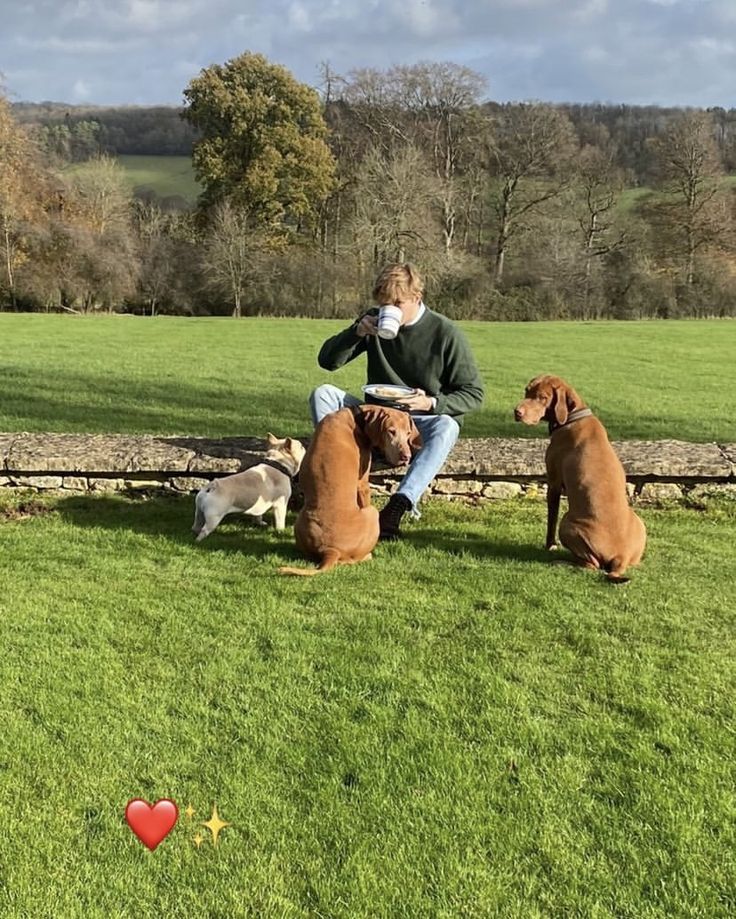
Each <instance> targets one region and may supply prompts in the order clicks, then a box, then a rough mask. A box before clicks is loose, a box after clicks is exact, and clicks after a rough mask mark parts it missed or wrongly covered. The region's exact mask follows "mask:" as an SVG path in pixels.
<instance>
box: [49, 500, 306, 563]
mask: <svg viewBox="0 0 736 919" xmlns="http://www.w3.org/2000/svg"><path fill="white" fill-rule="evenodd" d="M55 510H56V511H57V513H58V514H59V515H60V516H61V517H62V518H63V519H64V520H65V521H67V522H69V523H70V524H72V525H74V526H75V527H79V528H81V529H87V528H90V529H100V528H102V529H105V530H120V531H131V532H134V533H140V534H142V535H144V536H154V537H160V538H164V539H166V540H167V541H169V542H174V543H178V544H180V545H184V546H189V547H196V549H197V551H203V552H235V553H239V554H241V555H242V554H245V555H253V556H264V555H273V554H278V555H279V556H282V557H284V558H285V559H288V560H289V561H291V560H293V559H299V558H301V556H300V555H299V553H298V552H297V550H296V547H295V545H294V535H293V522H294V519H293V515H291V514H290V515H289V516H288V517H287V521H286V529H285V530H282V531H278V530H276V529H274V526H273V517H272V515H271V513H270V512H269V513H268V514H266V515H265V517H264V520H265V521H266V523H267V525H266V526H265V527H264V526H259V525H258V523H257V522H256V521H255V519H254V518H253V517H249V516H248V515H247V514H230V515H228V516H227V517H226V518H225V519H224V520H223V521H222V523H221V524H220V526H219V527H218V528H217V529H216V530H215V532H214V533H212V534H211V535H210V536H208V537H207V538H206V539H203V540H202V541H201V542H199V543H198V542H196V540H195V538H194V534H193V533H192V529H191V527H192V521H193V519H194V500H193V497H192V496H186V495H168V494H164V495H160V494H155V495H147V496H144V495H140V494H139V495H131V494H129V493H124V494H115V495H111V494H100V495H75V496H73V497H69V498H63V499H62V500H61V501H59V502H58V504H56V506H55Z"/></svg>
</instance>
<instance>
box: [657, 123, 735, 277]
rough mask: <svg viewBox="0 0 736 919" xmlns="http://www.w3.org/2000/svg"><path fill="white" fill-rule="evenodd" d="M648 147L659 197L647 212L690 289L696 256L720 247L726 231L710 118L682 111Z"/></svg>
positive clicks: (726, 216)
mask: <svg viewBox="0 0 736 919" xmlns="http://www.w3.org/2000/svg"><path fill="white" fill-rule="evenodd" d="M651 147H652V151H653V153H654V158H655V165H656V170H657V176H658V178H659V184H660V188H661V191H662V192H663V197H662V198H661V199H660V200H659V201H654V202H651V204H650V213H651V215H652V217H653V219H654V220H655V222H657V223H658V224H659V225H660V227H661V228H662V230H663V234H664V236H665V237H666V238H667V239H668V241H669V242H670V243H671V245H672V247H673V249H674V252H675V254H676V256H677V257H678V258H679V261H680V264H681V267H682V270H683V272H684V277H685V284H686V285H687V286H688V287H691V286H692V285H693V283H694V281H695V267H696V264H695V263H696V256H697V255H698V253H699V252H701V251H702V250H704V249H707V248H708V247H710V246H715V247H718V246H722V245H723V244H724V242H725V241H726V240H727V238H728V237H729V236H730V234H731V230H732V226H731V220H732V218H731V215H730V212H729V209H728V207H727V206H726V202H725V197H726V195H725V192H724V190H723V187H722V184H721V177H722V174H723V169H722V166H721V160H720V155H719V152H718V147H717V144H716V139H715V131H714V125H713V118H712V116H711V115H709V114H708V113H706V112H702V111H693V112H686V113H685V114H683V115H681V116H680V117H679V118H678V119H677V120H676V121H675V122H674V123H673V124H672V125H671V126H670V127H669V128H668V130H667V131H666V132H665V133H664V134H663V136H662V137H660V138H657V139H656V140H655V141H653V143H652V145H651Z"/></svg>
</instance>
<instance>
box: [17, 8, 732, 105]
mask: <svg viewBox="0 0 736 919" xmlns="http://www.w3.org/2000/svg"><path fill="white" fill-rule="evenodd" d="M3 7H7V9H3V31H2V34H0V60H1V61H2V62H3V64H2V69H3V70H4V73H5V78H6V84H7V87H8V89H9V90H10V92H11V93H12V94H13V95H14V96H15V97H16V98H25V99H45V98H49V97H52V98H56V99H63V100H70V101H73V100H74V99H79V98H81V97H82V91H84V92H86V93H88V96H86V97H85V98H89V100H90V101H96V102H100V103H118V104H120V103H126V102H128V103H139V104H140V103H156V102H169V103H174V104H178V103H180V102H181V93H182V90H183V89H184V88H185V86H186V85H187V83H188V81H189V79H191V78H192V77H193V76H195V75H196V74H197V72H198V71H199V70H200V69H201V68H202V67H206V66H208V65H209V64H212V63H222V62H224V61H226V60H228V59H230V58H232V57H234V56H236V55H238V54H240V53H242V52H243V51H246V50H250V51H259V52H261V53H263V54H265V55H266V56H267V57H268V58H269V59H270V60H273V61H275V62H278V63H281V64H284V65H285V66H286V67H288V68H289V69H290V70H291V71H292V72H293V73H294V74H295V76H296V77H297V78H298V79H300V80H303V81H305V82H308V83H311V84H315V83H316V82H317V81H318V75H317V69H318V66H319V64H320V63H321V62H324V61H328V62H329V63H330V65H331V66H332V68H333V70H335V71H336V72H338V73H345V72H348V71H349V70H351V69H352V68H358V67H375V68H377V69H386V68H388V67H390V66H392V65H394V64H402V63H406V64H410V63H415V62H417V61H420V60H437V61H454V62H456V63H459V64H465V65H467V66H470V67H472V68H473V69H475V70H478V71H479V72H481V73H482V74H483V75H484V76H485V77H486V78H487V81H488V86H489V95H490V97H491V98H494V99H499V100H502V101H503V100H512V99H525V98H527V99H528V98H537V99H547V100H550V101H593V100H601V101H614V102H627V103H660V104H689V105H715V104H720V105H729V104H731V98H732V87H733V85H734V83H735V82H736V55H734V53H733V47H732V44H731V42H732V41H733V40H734V39H732V38H731V35H732V34H733V27H734V25H735V24H736V3H734V2H733V0H568V2H566V3H560V2H559V0H401V2H399V3H397V2H394V0H270V2H265V0H26V2H23V3H10V2H6V3H3ZM80 88H81V89H80Z"/></svg>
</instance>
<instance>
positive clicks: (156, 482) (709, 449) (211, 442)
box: [0, 433, 736, 502]
mask: <svg viewBox="0 0 736 919" xmlns="http://www.w3.org/2000/svg"><path fill="white" fill-rule="evenodd" d="M302 440H303V442H304V443H307V440H308V438H306V437H305V438H302ZM546 446H547V440H546V439H544V438H541V437H540V438H514V439H506V438H494V437H489V438H462V439H460V440H459V441H458V443H457V444H456V445H455V448H454V449H453V451H452V453H451V454H450V457H449V458H448V461H447V463H446V465H445V467H444V469H443V470H442V474H441V475H439V476H437V477H436V478H435V480H434V482H433V483H432V485H431V486H430V489H429V492H430V494H432V495H435V496H438V497H444V498H447V499H456V500H466V501H473V502H477V501H482V500H488V499H490V500H492V499H498V498H509V497H514V496H517V495H527V496H530V497H532V496H535V495H542V494H543V493H544V491H545V484H544V483H545V470H544V451H545V449H546ZM613 446H614V448H615V449H616V451H617V453H618V455H619V456H620V458H621V461H622V463H623V465H624V469H625V470H626V476H627V481H628V488H629V493H630V495H631V496H632V498H633V500H635V501H640V502H646V501H666V500H676V499H681V498H683V497H684V496H688V497H691V498H695V499H697V498H698V497H699V496H703V495H707V494H710V493H720V494H724V495H730V496H731V497H736V444H692V443H685V442H683V441H676V440H659V441H622V442H614V444H613ZM265 450H266V442H265V441H264V440H262V439H260V438H255V437H222V438H216V439H215V438H208V437H188V436H166V437H159V436H154V435H133V434H27V433H17V434H1V433H0V487H4V488H30V489H36V490H53V491H57V490H58V491H62V492H65V493H69V492H86V491H90V492H101V491H136V490H146V489H148V490H154V489H165V490H169V491H174V492H180V493H190V492H192V491H196V490H197V489H199V488H201V487H202V485H203V484H205V483H206V482H207V481H209V480H210V479H212V478H215V477H216V476H220V475H227V474H229V473H232V472H239V471H240V470H242V469H247V468H248V467H249V466H253V465H255V464H256V463H258V462H259V461H260V459H261V457H262V456H263V453H264V452H265ZM400 472H401V471H400V470H398V469H391V468H387V467H378V468H376V469H374V471H373V472H372V474H371V485H372V487H373V489H374V491H375V492H376V493H378V494H386V493H389V492H390V491H391V490H392V489H393V486H394V484H395V482H396V481H397V480H398V478H399V477H400Z"/></svg>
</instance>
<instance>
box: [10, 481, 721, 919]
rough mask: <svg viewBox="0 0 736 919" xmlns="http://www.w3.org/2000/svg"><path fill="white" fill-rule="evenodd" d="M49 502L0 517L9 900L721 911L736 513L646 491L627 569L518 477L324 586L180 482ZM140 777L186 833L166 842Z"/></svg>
mask: <svg viewBox="0 0 736 919" xmlns="http://www.w3.org/2000/svg"><path fill="white" fill-rule="evenodd" d="M18 500H20V499H19V498H18V497H14V498H13V497H8V496H5V497H2V498H0V510H2V508H5V509H6V510H7V509H8V507H9V506H10V505H11V504H15V503H17V501H18ZM42 504H43V506H45V507H47V508H51V509H52V513H50V514H49V515H47V516H43V515H40V516H35V517H31V518H29V519H21V520H14V519H10V518H9V517H6V519H4V520H3V518H2V515H0V541H1V542H2V547H3V579H4V583H3V590H2V592H1V593H0V642H1V643H2V648H3V654H2V656H1V657H0V712H1V713H2V723H3V752H2V755H1V756H0V808H1V812H2V815H3V816H2V833H0V877H1V884H0V914H2V915H3V916H8V917H26V916H33V917H34V919H45V917H49V919H52V917H53V919H58V917H64V919H75V917H84V919H89V917H98V916H99V917H106V916H115V917H131V919H132V917H138V916H154V915H160V916H166V917H189V916H194V915H201V916H211V917H241V916H249V917H250V916H252V917H259V919H261V917H334V919H342V917H345V919H354V917H399V916H400V917H421V919H424V917H430V916H431V917H434V916H437V917H457V916H466V917H487V916H499V917H509V919H518V917H550V916H560V917H562V916H571V917H573V916H574V917H586V919H587V917H596V919H603V917H616V919H620V917H631V919H642V917H662V919H665V917H667V919H671V917H696V916H697V917H708V919H717V917H726V916H730V915H733V913H734V909H736V898H735V894H734V886H733V878H734V872H736V855H735V853H736V822H735V821H734V816H735V806H736V795H735V793H734V777H735V776H734V762H735V761H736V760H735V756H734V754H735V753H736V750H734V731H733V725H734V721H733V699H734V694H735V693H736V669H735V668H734V666H733V662H734V655H735V654H736V647H735V646H734V645H735V642H734V635H735V634H736V632H735V629H736V605H735V604H734V599H733V580H732V573H733V566H734V563H736V549H735V548H734V541H733V532H734V525H735V524H736V510H735V509H734V507H733V506H731V507H730V508H729V507H728V506H725V507H718V506H717V505H714V506H711V507H710V508H709V509H707V510H705V511H703V512H700V513H695V512H693V511H682V510H680V511H676V510H671V511H653V510H652V511H648V512H646V513H645V515H644V516H645V519H646V522H647V526H648V528H649V535H650V543H649V552H648V554H647V556H646V557H645V561H644V565H643V566H642V568H641V569H639V570H637V571H635V572H634V573H633V580H632V582H631V583H630V584H629V585H627V586H626V587H619V588H616V587H611V586H610V585H608V584H606V583H605V582H604V581H603V580H602V578H601V577H600V576H599V575H597V574H595V573H591V572H584V571H581V570H577V569H573V568H570V567H568V566H566V565H555V564H550V563H549V561H548V559H547V557H546V554H545V553H544V552H543V550H542V549H541V548H540V546H541V541H542V536H543V530H544V508H543V506H542V505H541V504H540V503H533V502H532V503H530V502H524V501H521V500H519V501H517V502H508V503H506V504H503V505H497V506H494V507H486V508H484V509H474V510H471V509H467V508H462V507H458V506H454V505H448V504H445V503H439V502H437V503H430V504H429V505H428V506H427V507H426V508H425V510H424V515H423V517H422V519H421V521H418V522H415V523H413V524H410V529H409V533H410V535H409V538H408V540H407V541H405V542H404V543H402V544H395V545H382V546H379V548H378V550H377V551H376V553H375V558H374V560H373V561H372V562H371V563H368V564H365V565H358V566H355V567H352V568H344V569H339V570H338V571H336V572H334V573H332V574H330V575H325V576H323V577H322V578H320V579H317V580H314V579H310V580H308V581H305V580H304V579H297V578H292V579H289V578H283V577H280V576H279V575H278V574H277V573H276V567H277V566H278V565H279V564H283V563H293V561H294V559H295V558H296V553H295V550H294V548H293V542H292V537H291V535H290V534H289V533H288V532H287V533H286V534H284V535H278V534H276V533H275V532H274V531H273V530H271V529H269V530H265V531H264V530H259V529H255V528H253V527H251V526H249V525H248V524H247V523H246V522H244V521H234V522H229V523H225V524H223V525H222V526H221V527H220V529H219V530H218V531H217V532H216V533H215V534H213V535H212V536H211V537H210V538H209V539H208V540H206V541H205V542H204V543H202V544H201V545H198V546H197V545H194V544H192V542H191V537H190V534H189V533H188V527H189V526H190V524H191V511H192V502H191V500H188V499H174V498H169V499H163V498H162V499H157V500H150V501H133V500H130V499H125V498H122V497H96V498H93V497H72V498H46V499H44V500H43V502H42ZM137 796H140V797H143V798H146V799H147V800H151V801H152V800H156V799H158V798H159V797H164V796H169V797H172V798H173V799H174V800H175V801H177V803H178V804H179V807H180V810H181V811H182V812H183V811H184V809H185V808H186V806H187V804H189V803H191V804H192V806H193V807H194V808H195V809H196V814H195V817H194V824H193V825H192V824H189V823H188V822H187V820H186V818H185V816H184V815H183V813H182V816H181V817H180V821H179V823H178V824H177V826H176V828H175V829H174V831H173V832H172V834H171V836H170V837H169V838H167V839H166V840H165V841H164V842H163V843H162V845H161V846H160V847H159V848H158V849H157V850H156V851H155V852H154V853H149V852H148V851H147V850H145V849H144V847H143V846H142V845H141V844H139V843H138V842H137V841H136V840H135V839H134V837H133V836H132V834H131V833H130V831H129V830H128V828H127V827H126V825H125V823H124V819H123V814H124V809H125V805H126V802H127V801H128V799H129V798H132V797H137ZM213 802H216V804H217V807H218V810H219V812H220V815H221V816H222V818H223V819H225V820H227V821H229V822H231V824H232V826H231V827H228V828H226V829H225V830H224V831H223V833H222V835H221V837H220V844H219V846H218V848H217V849H216V850H215V849H214V848H213V846H212V843H211V841H210V840H209V839H206V840H205V842H204V843H203V844H202V847H201V848H200V849H199V850H198V849H197V848H196V847H195V845H194V843H193V836H194V833H195V829H196V828H197V827H198V826H199V822H200V821H203V820H206V819H207V818H208V817H209V815H210V812H211V807H212V804H213ZM203 832H204V834H205V835H207V831H206V830H204V831H203Z"/></svg>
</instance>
